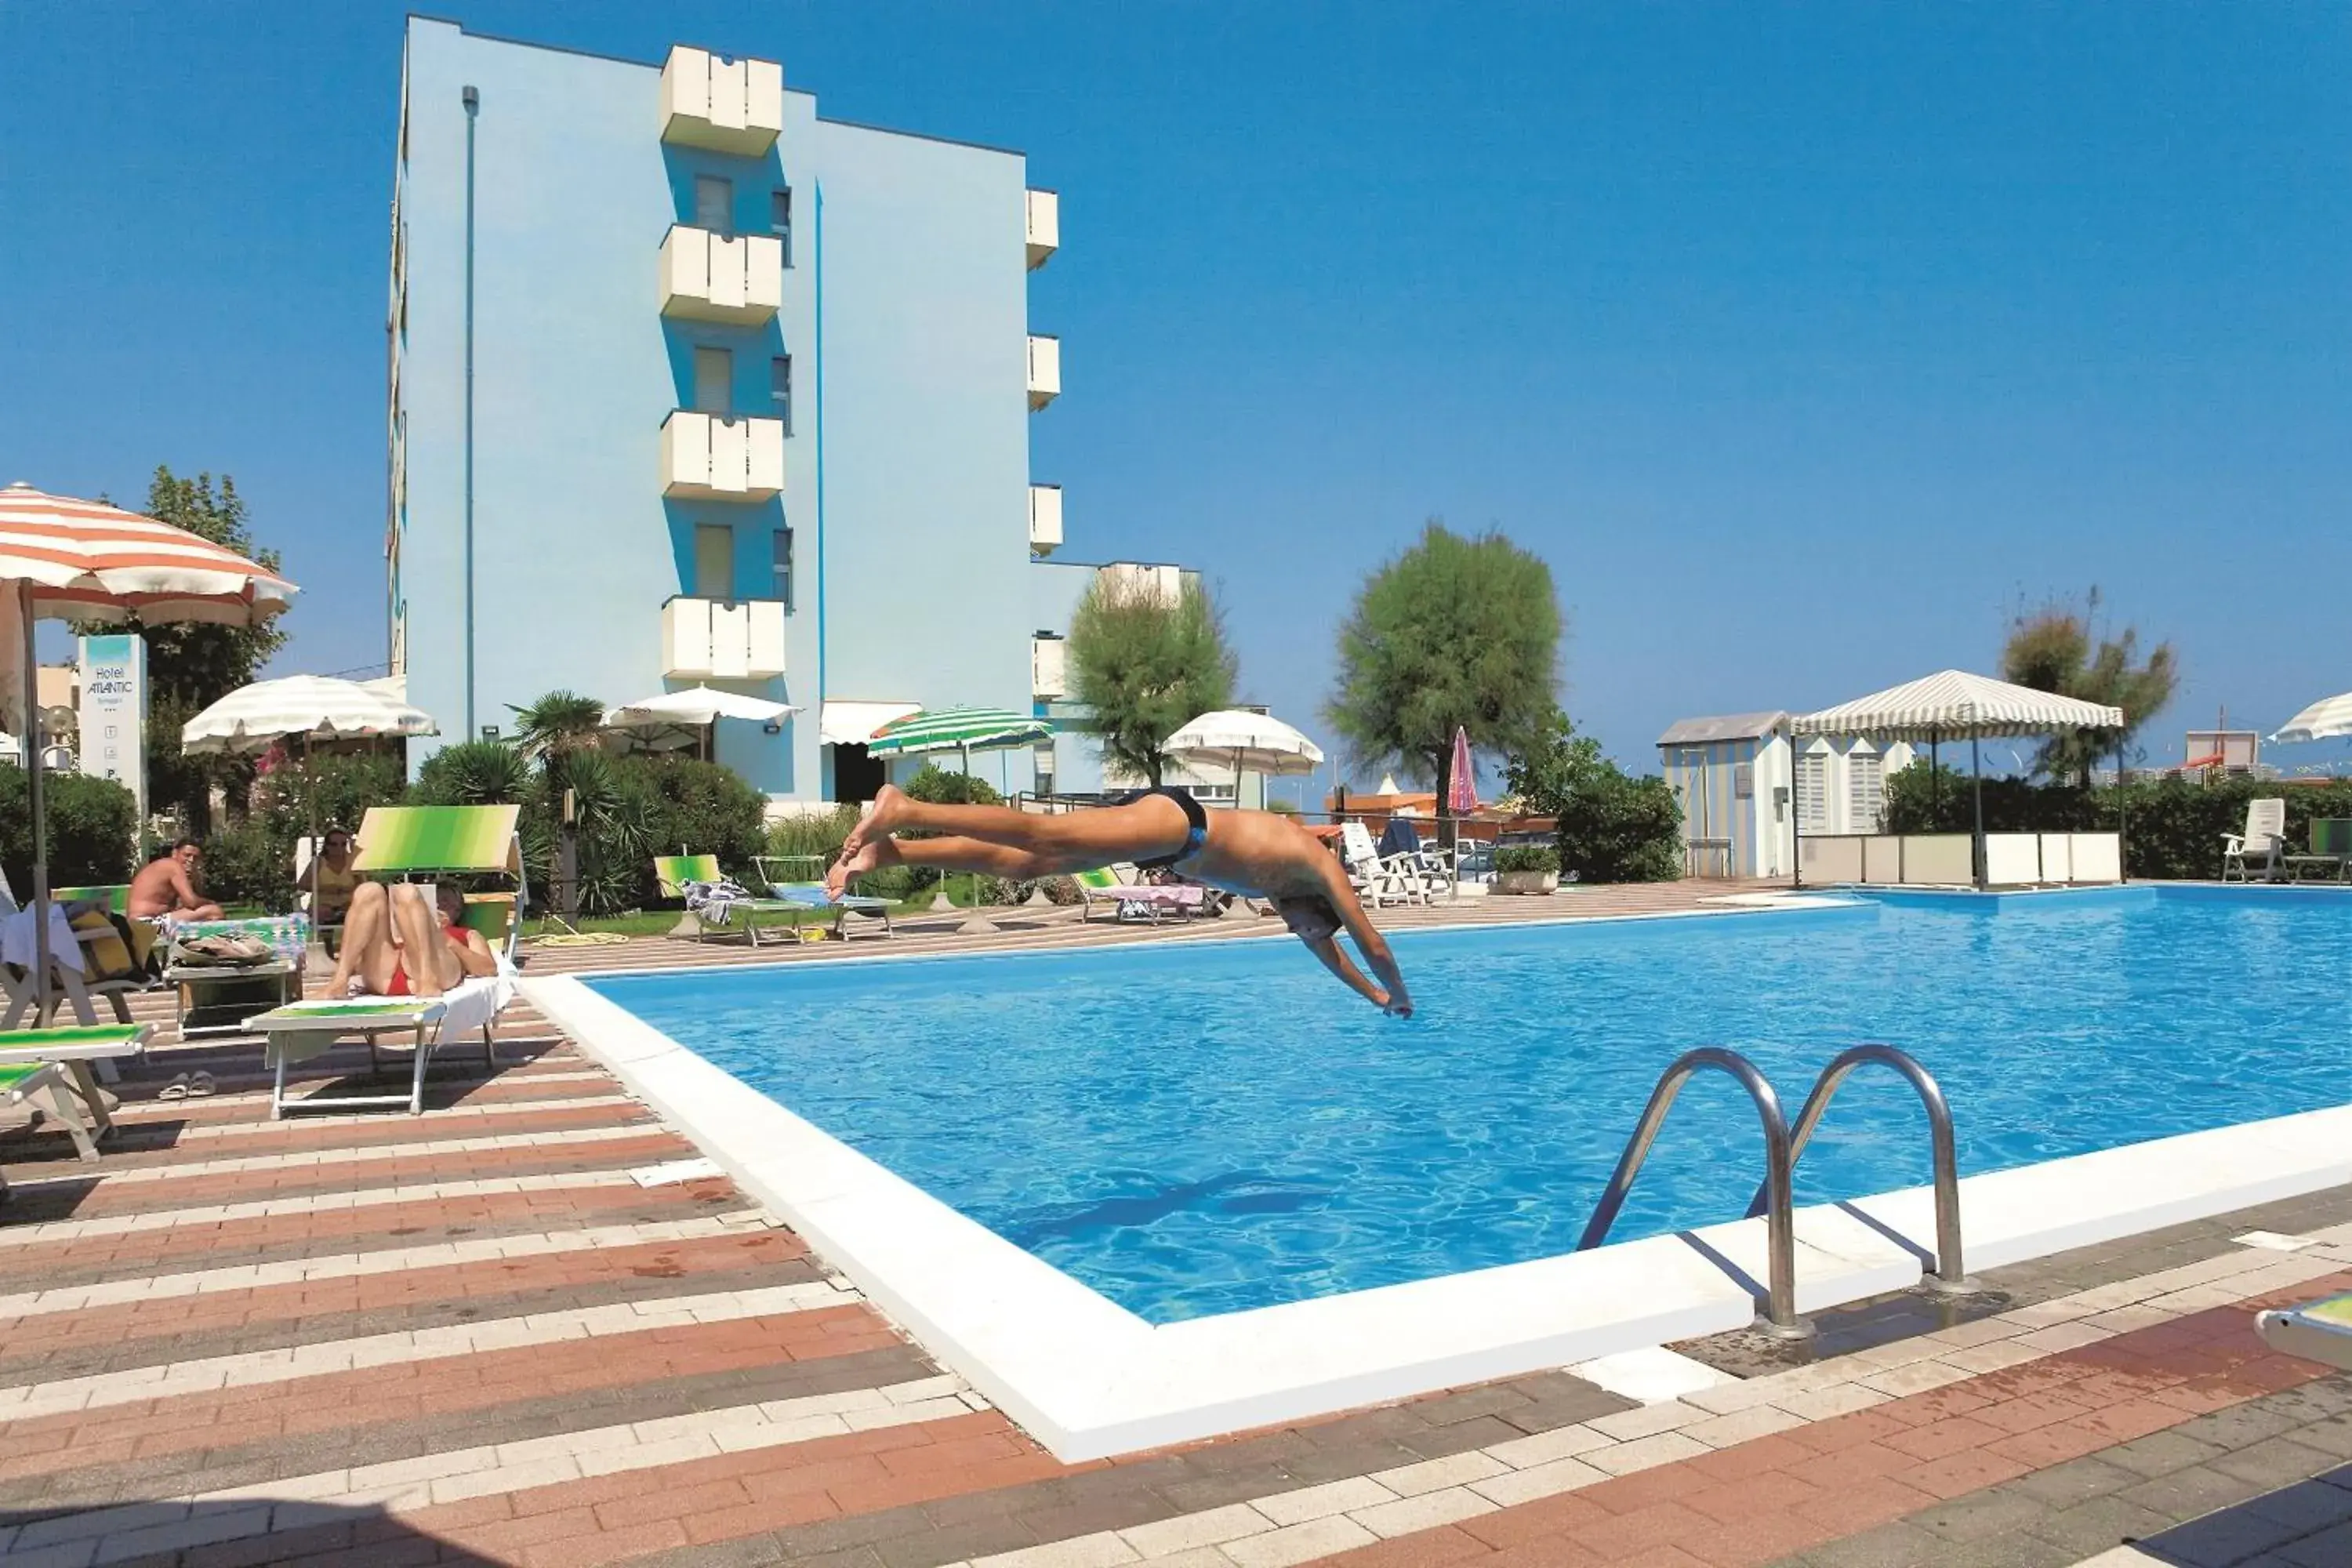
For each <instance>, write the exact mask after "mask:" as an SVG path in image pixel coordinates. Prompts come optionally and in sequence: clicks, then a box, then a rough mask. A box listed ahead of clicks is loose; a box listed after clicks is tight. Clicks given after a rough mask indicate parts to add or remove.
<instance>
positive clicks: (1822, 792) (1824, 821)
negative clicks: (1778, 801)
mask: <svg viewBox="0 0 2352 1568" xmlns="http://www.w3.org/2000/svg"><path fill="white" fill-rule="evenodd" d="M1797 796H1798V799H1797V823H1798V826H1800V827H1801V828H1802V829H1803V830H1804V831H1805V832H1807V833H1814V834H1820V833H1827V832H1828V831H1829V830H1830V757H1829V753H1828V752H1805V753H1804V754H1803V755H1801V756H1800V757H1799V758H1798V759H1797Z"/></svg>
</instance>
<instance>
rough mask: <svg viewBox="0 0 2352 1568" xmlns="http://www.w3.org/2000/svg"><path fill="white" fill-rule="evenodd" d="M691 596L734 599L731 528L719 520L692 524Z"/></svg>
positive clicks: (728, 602)
mask: <svg viewBox="0 0 2352 1568" xmlns="http://www.w3.org/2000/svg"><path fill="white" fill-rule="evenodd" d="M694 596H695V597H696V598H698V599H717V600H719V602H720V603H722V604H732V603H734V600H735V531H734V530H733V529H732V528H730V527H729V526H728V525H727V524H725V523H723V522H698V523H696V524H695V525H694Z"/></svg>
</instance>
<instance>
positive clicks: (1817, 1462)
mask: <svg viewBox="0 0 2352 1568" xmlns="http://www.w3.org/2000/svg"><path fill="white" fill-rule="evenodd" d="M1918 1462H1919V1461H1918V1460H1917V1459H1916V1458H1914V1457H1913V1456H1911V1455H1909V1454H1906V1453H1904V1452H1902V1451H1901V1450H1900V1449H1897V1448H1890V1447H1887V1446H1886V1445H1885V1444H1884V1443H1856V1444H1855V1445H1854V1446H1853V1447H1851V1448H1840V1449H1838V1450H1837V1451H1836V1452H1834V1453H1830V1454H1816V1455H1814V1456H1813V1457H1812V1458H1809V1459H1800V1460H1799V1461H1798V1462H1797V1463H1795V1464H1793V1465H1790V1467H1789V1473H1790V1475H1792V1476H1794V1477H1796V1478H1797V1479H1799V1480H1801V1481H1810V1482H1811V1483H1812V1484H1813V1485H1815V1486H1817V1487H1825V1488H1831V1489H1835V1488H1838V1487H1843V1486H1847V1485H1851V1484H1853V1483H1854V1482H1857V1481H1866V1480H1871V1479H1874V1478H1876V1477H1879V1476H1891V1475H1893V1474H1895V1472H1896V1471H1898V1470H1907V1469H1910V1468H1912V1467H1914V1466H1916V1464H1918Z"/></svg>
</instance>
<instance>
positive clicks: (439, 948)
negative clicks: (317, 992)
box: [327, 882, 499, 1000]
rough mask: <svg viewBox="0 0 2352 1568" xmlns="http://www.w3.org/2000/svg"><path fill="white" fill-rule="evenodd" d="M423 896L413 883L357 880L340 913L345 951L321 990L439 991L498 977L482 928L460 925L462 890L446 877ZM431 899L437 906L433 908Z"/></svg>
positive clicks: (372, 992) (344, 993)
mask: <svg viewBox="0 0 2352 1568" xmlns="http://www.w3.org/2000/svg"><path fill="white" fill-rule="evenodd" d="M433 891H434V895H435V898H434V901H432V902H428V901H426V899H425V889H423V888H420V887H417V886H416V885H415V884H414V883H408V882H402V883H395V884H394V885H393V886H392V887H390V888H386V887H385V886H384V885H383V883H382V882H362V883H361V884H360V885H359V886H358V887H356V888H354V889H352V905H351V909H350V910H349V912H348V913H347V914H345V916H344V917H343V951H342V952H341V955H340V956H338V957H337V958H336V960H335V976H334V978H333V979H332V980H330V981H329V982H328V983H327V994H328V995H329V996H331V997H334V998H336V999H337V1000H341V998H343V997H345V996H349V995H351V994H353V992H354V989H355V988H356V989H357V990H358V991H362V992H364V993H365V994H368V995H371V996H438V995H440V994H442V993H443V992H444V991H449V990H454V989H455V988H456V987H457V986H458V985H459V984H463V983H464V982H465V980H466V978H467V976H468V975H475V974H496V973H498V972H499V962H498V960H497V959H496V958H494V957H492V956H491V955H490V947H489V943H488V942H484V941H483V940H482V933H481V932H479V931H472V930H468V929H467V927H465V926H462V925H460V924H458V923H457V922H458V921H459V920H460V919H462V918H463V917H464V915H465V912H466V895H465V893H464V892H463V891H461V890H460V889H458V888H457V887H456V886H455V885H453V884H451V883H448V882H444V883H441V884H440V885H439V886H438V887H436V888H435V889H433ZM436 904H437V906H438V907H437V908H436Z"/></svg>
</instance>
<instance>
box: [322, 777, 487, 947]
mask: <svg viewBox="0 0 2352 1568" xmlns="http://www.w3.org/2000/svg"><path fill="white" fill-rule="evenodd" d="M521 812H522V808H521V807H520V806H519V805H372V806H370V807H368V812H367V816H364V817H362V818H361V820H360V831H359V847H358V849H357V851H356V852H355V853H354V854H353V856H352V868H353V869H355V870H357V871H358V872H359V873H360V874H361V875H362V876H372V877H376V878H381V879H394V880H404V881H414V880H418V879H428V878H432V877H436V876H467V877H480V876H491V877H508V878H512V879H513V880H514V890H513V892H512V893H510V894H509V893H491V894H485V893H468V894H467V895H466V913H467V920H466V923H467V925H469V926H472V927H473V928H474V929H476V930H477V931H481V932H482V935H483V937H484V939H485V940H487V941H488V942H489V944H490V946H491V947H493V948H498V949H500V950H501V951H503V952H505V953H506V955H507V956H508V957H509V958H512V957H513V956H514V953H515V949H516V947H517V946H518V945H519V944H520V942H521V940H522V906H523V904H524V902H525V901H526V900H527V899H528V897H529V892H530V889H528V888H527V887H526V886H525V885H524V879H523V870H522V836H521V835H520V833H518V832H517V831H516V828H515V823H516V820H517V818H518V817H520V815H521ZM494 927H495V928H497V929H492V928H494Z"/></svg>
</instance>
